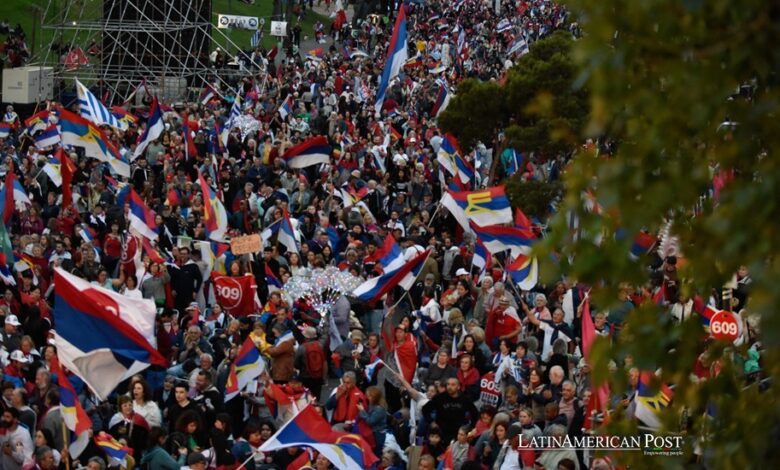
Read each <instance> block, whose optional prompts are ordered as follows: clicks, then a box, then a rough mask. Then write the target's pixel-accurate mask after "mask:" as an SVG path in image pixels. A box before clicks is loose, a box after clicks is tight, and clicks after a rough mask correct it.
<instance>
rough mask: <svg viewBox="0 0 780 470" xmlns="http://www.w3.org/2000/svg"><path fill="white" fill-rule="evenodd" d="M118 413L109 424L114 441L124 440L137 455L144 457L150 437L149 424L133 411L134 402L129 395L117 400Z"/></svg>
mask: <svg viewBox="0 0 780 470" xmlns="http://www.w3.org/2000/svg"><path fill="white" fill-rule="evenodd" d="M117 408H118V411H117V412H116V413H115V414H114V416H112V417H111V419H110V420H109V422H108V431H109V433H110V434H111V435H112V436H113V437H114V439H117V440H119V439H123V440H124V441H125V442H127V445H128V447H130V448H131V449H133V451H134V453H135V454H137V455H142V454H143V451H144V449H145V447H146V443H147V438H148V436H149V423H147V422H146V420H145V419H144V418H143V417H142V416H141V415H140V414H137V413H135V412H134V411H133V400H132V399H131V398H130V397H128V396H127V395H121V396H119V398H117Z"/></svg>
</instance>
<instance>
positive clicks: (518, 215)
mask: <svg viewBox="0 0 780 470" xmlns="http://www.w3.org/2000/svg"><path fill="white" fill-rule="evenodd" d="M515 226H516V227H518V228H522V229H524V230H528V231H529V232H530V231H531V222H530V221H529V220H528V217H526V216H525V214H523V211H521V210H520V208H517V209H515Z"/></svg>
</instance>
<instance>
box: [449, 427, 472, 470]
mask: <svg viewBox="0 0 780 470" xmlns="http://www.w3.org/2000/svg"><path fill="white" fill-rule="evenodd" d="M468 434H469V427H468V426H461V427H460V428H458V434H457V438H456V439H455V440H454V441H452V444H450V447H449V448H448V449H447V457H445V460H448V461H451V462H452V468H453V470H460V468H461V467H462V466H463V464H464V463H465V462H466V461H467V460H474V459H475V458H476V452H475V451H474V446H472V445H471V444H469V440H468Z"/></svg>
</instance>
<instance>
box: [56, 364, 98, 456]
mask: <svg viewBox="0 0 780 470" xmlns="http://www.w3.org/2000/svg"><path fill="white" fill-rule="evenodd" d="M51 373H52V374H55V375H56V376H57V385H58V386H59V389H60V414H61V416H62V420H63V421H64V422H65V427H67V428H68V430H69V431H70V432H72V433H73V438H72V439H71V440H70V444H68V453H70V456H71V457H73V458H74V459H75V458H77V457H78V456H79V455H81V453H82V452H83V451H84V449H86V447H87V445H88V444H89V431H90V430H91V429H92V420H90V419H89V416H87V413H86V412H85V411H84V408H83V407H82V406H81V402H80V401H79V396H78V394H77V393H76V390H75V389H74V388H73V384H71V383H70V379H68V377H67V376H66V375H65V373H64V372H63V370H62V367H60V361H59V359H57V356H55V357H54V358H53V359H52V361H51Z"/></svg>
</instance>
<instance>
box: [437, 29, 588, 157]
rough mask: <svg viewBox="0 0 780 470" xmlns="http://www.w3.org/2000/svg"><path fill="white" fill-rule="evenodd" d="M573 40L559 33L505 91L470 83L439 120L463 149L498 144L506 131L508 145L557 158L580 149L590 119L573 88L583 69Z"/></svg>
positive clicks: (523, 63) (527, 60)
mask: <svg viewBox="0 0 780 470" xmlns="http://www.w3.org/2000/svg"><path fill="white" fill-rule="evenodd" d="M572 44H573V40H572V38H571V36H570V35H569V34H567V33H564V32H557V33H555V34H553V35H551V36H550V37H548V38H545V39H543V40H540V41H537V42H536V43H534V44H533V45H532V46H531V49H530V52H529V53H528V54H526V55H524V56H523V57H521V58H520V60H518V61H517V64H516V65H515V66H514V67H512V69H510V70H509V72H508V73H507V76H506V81H505V83H504V85H503V86H502V85H500V84H498V83H496V82H487V83H484V82H478V81H476V80H466V81H464V82H463V83H461V84H460V85H459V86H458V90H457V93H456V96H455V98H454V99H453V101H452V102H451V103H450V105H449V106H448V107H447V109H446V110H445V111H444V112H443V113H442V115H441V116H440V118H439V124H440V126H441V128H442V129H443V130H444V131H446V132H451V133H453V134H455V135H456V136H457V137H458V139H459V141H460V144H461V146H462V147H463V148H471V147H473V146H474V145H475V144H476V142H477V141H482V142H485V143H488V144H490V143H492V142H493V141H494V138H495V136H496V133H497V132H499V131H505V132H506V136H507V145H508V146H510V147H514V148H517V149H518V150H521V151H523V152H526V153H528V152H534V153H536V154H538V155H542V156H547V157H549V156H553V155H556V154H558V153H561V152H568V151H571V150H572V149H573V148H575V147H576V146H577V142H578V140H579V134H580V131H581V129H582V126H583V124H584V122H585V117H586V116H587V107H588V101H587V94H586V93H585V92H584V91H583V89H575V88H574V87H573V86H572V85H573V83H574V80H575V79H576V76H577V68H576V66H575V64H574V62H573V61H572V58H571V47H572Z"/></svg>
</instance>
